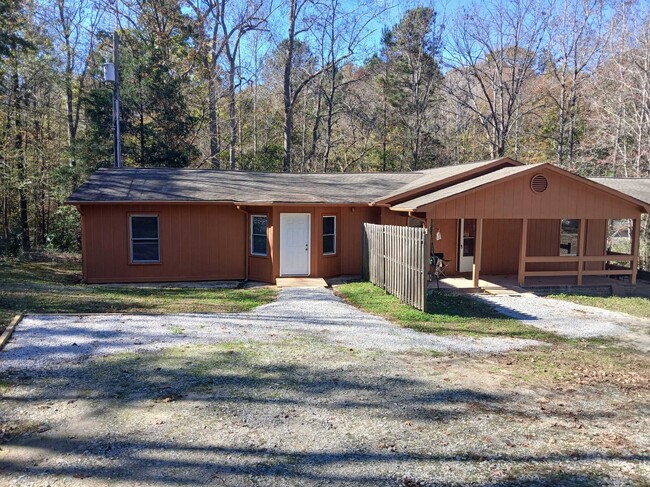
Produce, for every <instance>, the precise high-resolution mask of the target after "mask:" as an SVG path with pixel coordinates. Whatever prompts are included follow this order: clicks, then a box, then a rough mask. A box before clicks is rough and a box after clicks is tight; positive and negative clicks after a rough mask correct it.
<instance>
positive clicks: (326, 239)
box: [323, 216, 336, 255]
mask: <svg viewBox="0 0 650 487" xmlns="http://www.w3.org/2000/svg"><path fill="white" fill-rule="evenodd" d="M335 253H336V217H335V216H324V217H323V255H332V254H335Z"/></svg>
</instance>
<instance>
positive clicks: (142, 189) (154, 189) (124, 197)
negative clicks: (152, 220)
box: [68, 168, 421, 204]
mask: <svg viewBox="0 0 650 487" xmlns="http://www.w3.org/2000/svg"><path fill="white" fill-rule="evenodd" d="M420 176H421V173H416V172H411V173H326V174H314V173H260V172H239V171H214V170H209V169H205V170H204V169H131V168H122V169H100V170H98V171H96V172H95V173H94V174H93V175H92V176H90V178H89V179H88V180H87V181H86V182H85V183H83V184H82V185H81V186H79V188H77V190H76V191H74V192H73V193H72V195H70V198H69V199H68V203H89V202H126V201H143V202H148V201H151V202H153V201H155V202H173V201H196V202H199V201H208V202H235V203H340V204H345V203H369V202H371V201H374V200H376V199H377V198H379V197H381V196H383V195H385V194H387V193H390V192H391V191H394V190H395V189H397V188H399V187H400V186H403V185H404V184H406V183H409V182H410V181H413V180H414V179H416V178H418V177H420Z"/></svg>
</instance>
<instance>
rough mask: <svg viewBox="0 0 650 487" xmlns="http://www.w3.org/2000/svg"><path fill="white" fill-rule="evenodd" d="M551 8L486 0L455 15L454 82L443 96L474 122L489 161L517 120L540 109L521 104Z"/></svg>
mask: <svg viewBox="0 0 650 487" xmlns="http://www.w3.org/2000/svg"><path fill="white" fill-rule="evenodd" d="M550 12H551V8H550V5H548V4H546V2H540V1H538V0H491V1H488V2H486V3H482V4H481V6H480V7H479V6H478V5H476V4H474V5H472V6H471V7H470V8H469V9H468V10H463V11H462V12H461V13H460V15H458V16H457V18H456V19H455V22H454V23H453V27H452V29H451V31H450V36H449V49H448V50H447V52H448V54H449V59H448V62H449V64H450V66H451V67H452V69H453V71H454V72H455V73H456V75H455V76H454V79H456V80H458V81H459V82H458V83H454V84H450V83H447V90H448V92H449V93H450V94H451V95H452V96H453V97H454V98H455V99H456V100H457V101H458V103H459V104H461V105H463V106H464V107H466V108H467V109H469V110H470V111H471V112H472V113H473V114H474V116H475V117H476V118H477V120H478V122H479V124H480V126H481V127H482V129H483V132H484V134H485V137H486V140H487V141H488V143H489V153H490V156H491V157H501V156H503V155H504V154H505V153H506V152H507V151H508V143H509V141H510V137H511V135H512V132H513V131H514V129H515V127H516V125H517V121H518V120H520V119H521V118H522V117H525V116H527V115H528V114H530V113H532V112H534V111H535V110H537V109H538V108H539V107H540V100H539V99H532V100H531V99H528V100H524V97H523V95H524V92H525V90H526V85H527V83H528V81H529V79H530V78H531V77H532V76H533V75H534V74H535V67H536V64H537V62H538V60H539V54H540V52H541V50H542V47H543V46H544V42H545V40H546V38H547V33H548V23H549V17H550Z"/></svg>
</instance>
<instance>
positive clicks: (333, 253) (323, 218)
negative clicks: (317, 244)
mask: <svg viewBox="0 0 650 487" xmlns="http://www.w3.org/2000/svg"><path fill="white" fill-rule="evenodd" d="M325 218H334V233H323V234H322V235H321V245H322V244H323V240H324V237H326V236H329V235H331V236H333V237H334V251H333V252H325V250H324V249H323V255H336V215H323V217H322V218H321V231H322V230H323V222H324V220H325Z"/></svg>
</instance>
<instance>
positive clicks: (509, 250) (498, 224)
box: [481, 220, 522, 275]
mask: <svg viewBox="0 0 650 487" xmlns="http://www.w3.org/2000/svg"><path fill="white" fill-rule="evenodd" d="M521 225H522V223H521V220H483V253H482V258H481V273H482V274H484V275H509V274H517V271H518V269H519V243H520V237H521Z"/></svg>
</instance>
